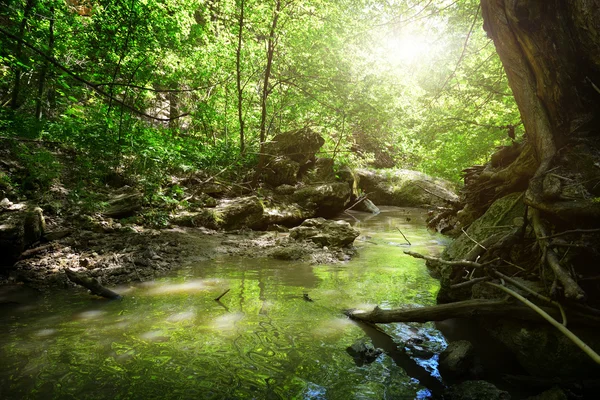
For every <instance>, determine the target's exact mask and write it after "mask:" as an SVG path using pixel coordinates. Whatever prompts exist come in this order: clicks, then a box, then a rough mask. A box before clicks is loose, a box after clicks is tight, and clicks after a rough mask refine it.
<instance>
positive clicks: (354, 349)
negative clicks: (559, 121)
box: [346, 338, 383, 367]
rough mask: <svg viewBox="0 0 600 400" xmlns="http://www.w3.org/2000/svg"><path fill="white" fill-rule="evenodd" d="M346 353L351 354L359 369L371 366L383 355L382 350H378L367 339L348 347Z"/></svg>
mask: <svg viewBox="0 0 600 400" xmlns="http://www.w3.org/2000/svg"><path fill="white" fill-rule="evenodd" d="M346 352H347V353H348V354H350V356H351V357H352V358H353V359H354V363H355V364H356V365H357V366H358V367H362V366H363V365H365V364H371V363H372V362H373V361H375V360H377V357H379V356H380V355H381V354H382V353H383V351H382V350H381V349H376V348H375V347H374V346H373V345H372V344H371V343H370V342H369V341H367V339H365V338H363V339H359V340H357V341H356V342H354V343H353V344H352V346H348V347H347V348H346Z"/></svg>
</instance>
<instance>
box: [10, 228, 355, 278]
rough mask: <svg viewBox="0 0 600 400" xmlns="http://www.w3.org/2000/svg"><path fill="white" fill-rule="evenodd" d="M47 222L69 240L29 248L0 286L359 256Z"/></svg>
mask: <svg viewBox="0 0 600 400" xmlns="http://www.w3.org/2000/svg"><path fill="white" fill-rule="evenodd" d="M46 220H47V225H48V227H49V229H52V232H56V233H57V234H58V235H59V236H60V235H62V234H64V235H65V236H64V237H62V238H57V239H55V240H52V241H49V242H46V243H42V242H39V243H36V244H35V245H34V246H32V247H30V248H29V249H28V250H26V251H25V252H24V253H23V254H22V256H21V259H20V260H19V261H18V262H17V263H16V264H15V266H14V268H13V269H12V270H11V272H10V274H9V275H8V276H5V277H4V278H2V280H0V284H2V283H10V282H14V281H18V282H24V283H25V284H27V285H28V286H31V287H34V288H37V289H42V290H44V289H51V288H57V287H68V286H69V285H70V282H68V279H67V277H66V276H65V274H64V270H65V269H66V268H73V269H81V268H84V269H85V270H87V273H88V275H89V276H92V277H96V278H100V281H101V282H102V284H104V285H115V284H122V283H127V282H131V281H147V280H151V279H154V278H155V277H158V276H163V275H165V274H167V273H169V271H171V270H175V269H178V268H181V267H183V266H188V265H199V264H201V263H203V262H205V261H207V260H211V259H214V258H216V257H219V256H243V257H251V258H257V257H273V258H279V259H303V260H304V261H307V262H310V263H314V264H322V263H336V262H340V261H344V260H348V259H349V258H350V257H351V256H352V254H353V253H354V250H353V249H352V248H351V247H346V248H341V249H340V248H328V247H326V246H320V245H318V244H316V243H313V242H310V241H296V240H294V239H291V238H290V237H289V233H287V232H276V231H269V232H260V231H253V230H250V229H241V230H237V231H227V232H222V231H214V230H210V229H206V228H186V227H174V228H169V229H162V230H157V229H151V228H146V227H143V226H140V225H128V226H125V227H123V226H120V224H119V226H118V227H117V228H113V227H110V226H106V227H105V228H104V229H103V230H96V231H94V230H88V229H85V227H84V228H83V229H82V228H81V227H77V226H73V225H70V226H69V227H68V228H65V227H64V226H60V225H58V224H57V223H56V222H54V221H53V219H52V218H47V219H46Z"/></svg>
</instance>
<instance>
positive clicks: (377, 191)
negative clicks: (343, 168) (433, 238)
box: [356, 169, 459, 207]
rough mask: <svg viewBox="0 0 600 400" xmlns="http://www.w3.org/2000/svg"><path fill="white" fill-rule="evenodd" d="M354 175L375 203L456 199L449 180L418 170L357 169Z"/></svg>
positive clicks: (414, 204)
mask: <svg viewBox="0 0 600 400" xmlns="http://www.w3.org/2000/svg"><path fill="white" fill-rule="evenodd" d="M356 177H357V179H358V188H359V189H361V190H362V191H363V192H364V193H368V195H369V199H371V200H372V201H373V202H374V203H375V204H379V205H388V206H398V207H429V206H442V205H445V204H446V203H447V202H457V201H458V200H459V198H458V196H457V195H456V193H454V188H453V185H452V184H451V183H450V182H448V181H445V180H443V179H439V178H433V177H430V176H429V175H427V174H424V173H422V172H418V171H411V170H406V169H396V170H380V171H374V170H368V169H359V170H357V171H356Z"/></svg>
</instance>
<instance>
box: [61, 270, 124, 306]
mask: <svg viewBox="0 0 600 400" xmlns="http://www.w3.org/2000/svg"><path fill="white" fill-rule="evenodd" d="M65 273H66V274H67V278H69V280H71V282H73V283H76V284H78V285H80V286H83V287H84V288H86V289H88V290H89V291H90V292H91V293H92V294H95V295H96V296H100V297H105V298H107V299H111V300H121V299H122V297H121V295H120V294H118V293H115V292H113V291H112V290H110V289H107V288H105V287H104V286H102V285H101V284H100V282H98V279H96V278H90V277H89V276H85V275H84V274H80V273H77V272H75V271H73V270H71V269H67V270H65Z"/></svg>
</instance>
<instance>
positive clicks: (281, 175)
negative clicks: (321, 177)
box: [263, 157, 300, 186]
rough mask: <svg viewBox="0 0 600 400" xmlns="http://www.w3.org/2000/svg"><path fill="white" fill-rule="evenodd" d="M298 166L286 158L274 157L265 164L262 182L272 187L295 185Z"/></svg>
mask: <svg viewBox="0 0 600 400" xmlns="http://www.w3.org/2000/svg"><path fill="white" fill-rule="evenodd" d="M299 170H300V164H299V163H298V162H296V161H294V160H291V159H289V158H287V157H275V158H272V159H271V160H269V161H268V162H267V165H265V169H264V171H263V176H264V180H265V182H266V183H268V184H269V185H272V186H279V185H295V184H296V182H297V180H298V171H299Z"/></svg>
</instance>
